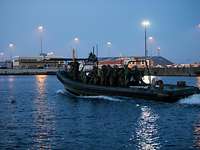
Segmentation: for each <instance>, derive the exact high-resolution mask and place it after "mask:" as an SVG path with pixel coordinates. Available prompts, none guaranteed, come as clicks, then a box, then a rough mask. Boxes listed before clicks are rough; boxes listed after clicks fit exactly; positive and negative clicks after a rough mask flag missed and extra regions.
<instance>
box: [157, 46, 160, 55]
mask: <svg viewBox="0 0 200 150" xmlns="http://www.w3.org/2000/svg"><path fill="white" fill-rule="evenodd" d="M157 55H158V56H160V47H157Z"/></svg>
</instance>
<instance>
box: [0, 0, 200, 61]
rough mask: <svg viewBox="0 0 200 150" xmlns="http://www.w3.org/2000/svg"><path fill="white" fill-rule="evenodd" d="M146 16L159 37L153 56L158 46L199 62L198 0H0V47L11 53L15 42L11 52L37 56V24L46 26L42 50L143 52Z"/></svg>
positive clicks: (66, 53)
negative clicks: (13, 46)
mask: <svg viewBox="0 0 200 150" xmlns="http://www.w3.org/2000/svg"><path fill="white" fill-rule="evenodd" d="M144 19H147V20H149V21H150V22H151V26H150V27H149V28H148V30H147V31H148V36H152V37H154V39H155V40H154V42H151V43H149V42H148V50H149V52H148V53H149V55H156V48H157V47H160V48H161V56H164V57H166V58H168V59H169V60H171V61H173V62H175V63H188V62H197V61H198V62H199V61H200V28H199V29H198V28H197V25H198V24H199V23H200V0H0V52H4V53H5V54H7V55H8V51H9V48H8V44H9V43H10V42H13V43H14V44H15V45H16V47H15V49H14V50H13V51H14V52H12V53H13V54H12V55H13V56H15V55H16V56H37V55H39V53H40V40H39V33H38V32H37V27H38V26H39V25H43V26H44V29H45V31H44V35H43V40H44V52H54V53H55V54H56V55H57V56H64V57H71V48H72V47H77V48H78V51H77V53H78V56H80V57H86V56H88V53H89V52H90V51H91V50H92V46H93V45H96V44H98V45H99V55H100V56H120V55H122V56H142V55H144V28H143V27H142V26H141V22H142V21H143V20H144ZM75 37H78V38H79V39H80V43H79V44H74V42H73V39H74V38H75ZM107 42H111V43H112V47H110V48H108V47H107V45H106V43H107Z"/></svg>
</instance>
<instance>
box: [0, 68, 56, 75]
mask: <svg viewBox="0 0 200 150" xmlns="http://www.w3.org/2000/svg"><path fill="white" fill-rule="evenodd" d="M58 70H59V69H0V76H2V75H56V72H57V71H58Z"/></svg>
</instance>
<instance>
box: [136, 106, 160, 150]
mask: <svg viewBox="0 0 200 150" xmlns="http://www.w3.org/2000/svg"><path fill="white" fill-rule="evenodd" d="M141 111H142V112H141V116H140V117H139V120H138V122H137V127H136V141H137V144H136V145H137V147H138V149H142V150H155V149H159V148H160V143H159V136H158V127H157V124H156V121H157V120H158V118H159V116H158V115H157V114H155V113H154V112H153V111H152V110H151V109H150V108H149V107H147V106H144V107H142V108H141Z"/></svg>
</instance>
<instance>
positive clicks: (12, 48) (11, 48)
mask: <svg viewBox="0 0 200 150" xmlns="http://www.w3.org/2000/svg"><path fill="white" fill-rule="evenodd" d="M8 47H9V49H10V59H11V60H12V51H13V50H14V48H15V44H14V43H9V44H8Z"/></svg>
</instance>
